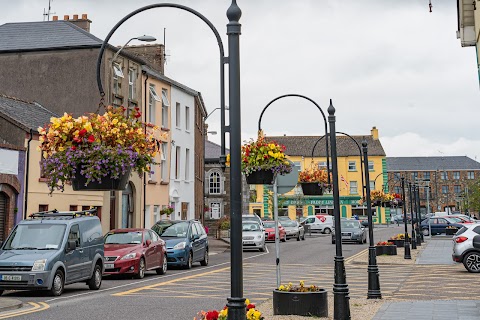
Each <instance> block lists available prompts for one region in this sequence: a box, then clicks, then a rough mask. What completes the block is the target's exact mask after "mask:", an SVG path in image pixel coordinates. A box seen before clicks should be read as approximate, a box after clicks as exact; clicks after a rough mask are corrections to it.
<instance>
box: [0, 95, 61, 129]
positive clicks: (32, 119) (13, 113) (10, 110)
mask: <svg viewBox="0 0 480 320" xmlns="http://www.w3.org/2000/svg"><path fill="white" fill-rule="evenodd" d="M0 116H1V117H3V118H6V119H7V120H10V121H12V122H14V123H16V124H17V125H18V126H20V127H21V128H23V129H24V130H27V131H29V130H30V129H32V130H33V131H35V132H38V131H37V128H38V127H40V126H42V127H43V126H45V125H46V124H47V123H49V122H50V118H51V117H58V115H57V114H55V113H53V112H51V111H49V110H47V109H45V108H44V107H42V106H41V105H40V104H38V103H31V102H27V101H23V100H20V99H17V98H13V97H8V96H5V95H2V94H0Z"/></svg>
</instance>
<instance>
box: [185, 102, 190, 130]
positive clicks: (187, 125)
mask: <svg viewBox="0 0 480 320" xmlns="http://www.w3.org/2000/svg"><path fill="white" fill-rule="evenodd" d="M185 131H190V107H189V106H185Z"/></svg>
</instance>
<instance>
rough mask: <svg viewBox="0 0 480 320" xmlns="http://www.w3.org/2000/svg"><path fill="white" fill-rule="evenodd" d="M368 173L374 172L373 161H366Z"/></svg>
mask: <svg viewBox="0 0 480 320" xmlns="http://www.w3.org/2000/svg"><path fill="white" fill-rule="evenodd" d="M368 171H375V163H374V161H370V160H369V161H368Z"/></svg>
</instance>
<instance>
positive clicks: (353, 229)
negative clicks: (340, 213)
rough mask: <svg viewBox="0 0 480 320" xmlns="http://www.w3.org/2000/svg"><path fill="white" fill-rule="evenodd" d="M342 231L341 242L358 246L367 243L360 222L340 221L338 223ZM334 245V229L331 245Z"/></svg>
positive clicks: (351, 220) (365, 234)
mask: <svg viewBox="0 0 480 320" xmlns="http://www.w3.org/2000/svg"><path fill="white" fill-rule="evenodd" d="M340 228H341V229H342V230H341V231H342V242H344V241H354V242H357V243H359V244H362V243H366V242H367V233H366V232H365V228H364V227H363V226H362V225H361V224H360V221H358V220H354V219H342V220H341V221H340ZM334 243H335V228H334V229H333V230H332V244H334Z"/></svg>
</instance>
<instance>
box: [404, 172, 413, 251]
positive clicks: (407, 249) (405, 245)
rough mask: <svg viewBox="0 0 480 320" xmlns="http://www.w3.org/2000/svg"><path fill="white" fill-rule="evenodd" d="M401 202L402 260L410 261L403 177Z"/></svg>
mask: <svg viewBox="0 0 480 320" xmlns="http://www.w3.org/2000/svg"><path fill="white" fill-rule="evenodd" d="M402 202H403V207H402V208H403V223H404V224H405V241H404V247H405V253H404V256H403V258H404V259H412V256H411V255H410V243H409V242H408V230H407V204H406V202H405V177H402Z"/></svg>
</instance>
